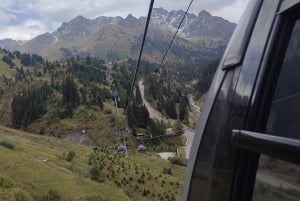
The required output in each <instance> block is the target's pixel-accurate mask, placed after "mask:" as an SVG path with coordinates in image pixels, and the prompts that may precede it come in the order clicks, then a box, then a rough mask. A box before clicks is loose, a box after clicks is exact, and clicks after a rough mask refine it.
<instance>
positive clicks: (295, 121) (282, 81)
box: [266, 20, 300, 139]
mask: <svg viewBox="0 0 300 201" xmlns="http://www.w3.org/2000/svg"><path fill="white" fill-rule="evenodd" d="M299 34H300V20H298V21H297V22H296V24H295V27H294V30H293V32H292V36H291V39H290V42H289V45H288V48H287V51H286V55H285V58H284V61H283V65H282V69H281V72H280V77H279V80H278V83H277V87H276V91H275V95H274V98H273V102H272V106H271V111H270V116H269V119H268V123H267V127H266V133H270V134H275V135H284V136H285V137H290V138H297V139H300V135H299V134H300V133H299V131H300V123H299V121H300V35H299Z"/></svg>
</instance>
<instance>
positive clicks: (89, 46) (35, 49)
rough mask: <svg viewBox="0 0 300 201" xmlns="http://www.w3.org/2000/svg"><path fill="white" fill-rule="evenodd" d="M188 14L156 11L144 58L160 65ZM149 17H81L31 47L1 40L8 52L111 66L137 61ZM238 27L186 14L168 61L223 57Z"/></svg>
mask: <svg viewBox="0 0 300 201" xmlns="http://www.w3.org/2000/svg"><path fill="white" fill-rule="evenodd" d="M183 16H184V11H182V10H178V11H167V10H165V9H163V8H154V9H153V11H152V16H151V21H150V26H149V31H148V35H147V40H146V44H145V51H144V58H145V59H146V60H149V61H152V62H159V60H160V59H161V57H162V55H163V53H164V52H165V50H166V48H167V47H168V44H169V41H170V40H171V38H172V37H173V35H174V33H175V31H176V29H177V27H178V25H179V23H180V21H181V19H182V17H183ZM145 23H146V17H139V18H136V17H134V16H133V15H131V14H129V15H128V16H127V17H126V18H122V17H105V16H100V17H97V18H95V19H87V18H85V17H83V16H81V15H79V16H77V17H76V18H74V19H72V20H71V21H69V22H67V23H66V22H64V23H62V25H61V26H60V27H59V28H58V29H57V30H55V31H54V32H52V33H45V34H42V35H39V36H37V37H35V38H33V39H32V40H30V41H27V42H20V41H14V40H11V39H4V40H0V46H1V47H2V48H5V49H9V50H19V51H21V52H31V53H38V54H40V55H42V56H44V57H45V58H47V59H49V60H60V59H64V58H68V57H71V56H78V55H79V56H87V55H90V56H96V57H100V58H102V59H104V60H107V61H112V60H116V59H123V58H133V59H135V58H136V57H137V54H138V51H139V49H140V45H141V40H142V35H143V31H144V27H145ZM235 26H236V25H235V24H234V23H231V22H229V21H227V20H225V19H223V18H221V17H216V16H212V15H211V14H210V13H208V12H207V11H205V10H203V11H201V12H199V14H198V15H195V14H191V13H188V14H187V15H186V17H185V19H184V21H183V24H182V26H181V28H180V29H179V32H178V35H177V37H176V39H175V41H174V44H173V46H172V48H171V49H170V52H169V55H168V58H167V61H172V60H174V59H175V58H176V59H177V61H183V62H185V63H199V62H200V63H201V62H203V60H206V59H208V58H211V57H214V58H216V57H220V55H221V54H222V52H223V50H224V47H225V45H226V44H227V43H228V40H229V39H230V36H231V34H232V32H233V30H234V28H235Z"/></svg>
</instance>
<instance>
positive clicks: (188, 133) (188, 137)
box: [139, 80, 195, 158]
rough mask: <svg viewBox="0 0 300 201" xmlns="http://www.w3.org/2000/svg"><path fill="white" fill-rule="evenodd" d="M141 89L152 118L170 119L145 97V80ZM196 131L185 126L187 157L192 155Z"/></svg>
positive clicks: (141, 82)
mask: <svg viewBox="0 0 300 201" xmlns="http://www.w3.org/2000/svg"><path fill="white" fill-rule="evenodd" d="M139 89H140V92H141V96H142V99H143V103H144V104H145V106H146V108H147V110H148V112H149V116H150V118H151V119H154V118H155V119H158V120H159V121H160V120H163V121H168V120H169V119H167V118H166V117H164V116H163V115H162V114H161V113H160V112H159V111H157V110H156V109H155V108H153V107H152V106H151V104H150V103H149V102H148V101H147V100H146V99H145V96H144V94H145V93H144V89H145V87H144V84H143V80H141V81H139ZM169 121H170V122H171V123H174V120H169ZM194 133H195V132H194V131H191V130H189V129H188V128H185V129H184V134H183V136H185V137H186V140H187V141H186V145H185V146H184V149H185V155H186V158H189V156H190V152H191V148H192V144H193V139H194Z"/></svg>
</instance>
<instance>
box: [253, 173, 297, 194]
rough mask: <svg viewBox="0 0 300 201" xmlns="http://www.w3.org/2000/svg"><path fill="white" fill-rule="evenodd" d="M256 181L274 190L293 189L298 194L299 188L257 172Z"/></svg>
mask: <svg viewBox="0 0 300 201" xmlns="http://www.w3.org/2000/svg"><path fill="white" fill-rule="evenodd" d="M256 179H257V180H258V181H261V182H263V183H265V184H269V185H270V186H272V187H275V188H283V189H294V190H297V191H299V192H300V186H297V185H295V184H291V183H288V182H286V181H283V180H281V179H278V178H275V177H273V176H271V175H267V174H266V173H263V172H261V171H259V172H257V174H256Z"/></svg>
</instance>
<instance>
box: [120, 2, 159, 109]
mask: <svg viewBox="0 0 300 201" xmlns="http://www.w3.org/2000/svg"><path fill="white" fill-rule="evenodd" d="M153 4H154V0H151V2H150V6H149V11H148V16H147V21H146V26H145V31H144V36H143V41H142V45H141V49H140V53H139V57H138V61H137V64H136V69H135V73H134V77H133V81H132V84H131V89H130V93H129V97H128V99H127V106H126V110H125V115H127V112H128V107H129V104H130V101H131V98H132V93H133V89H134V85H135V82H136V78H137V74H138V71H139V68H140V63H141V58H142V53H143V49H144V44H145V40H146V36H147V32H148V26H149V23H150V18H151V13H152V8H153Z"/></svg>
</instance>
